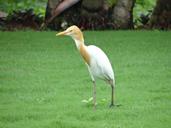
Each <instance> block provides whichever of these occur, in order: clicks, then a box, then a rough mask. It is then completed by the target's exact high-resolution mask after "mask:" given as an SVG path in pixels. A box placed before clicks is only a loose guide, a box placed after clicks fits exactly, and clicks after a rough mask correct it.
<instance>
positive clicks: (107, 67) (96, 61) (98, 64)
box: [87, 45, 114, 81]
mask: <svg viewBox="0 0 171 128" xmlns="http://www.w3.org/2000/svg"><path fill="white" fill-rule="evenodd" d="M87 50H88V53H89V54H90V56H91V61H90V66H89V68H90V70H91V72H92V75H93V77H94V78H100V79H103V80H106V81H107V80H114V73H113V70H112V66H111V64H110V61H109V59H108V57H107V56H106V54H105V53H104V52H103V51H102V50H101V49H100V48H98V47H96V46H94V45H90V46H87Z"/></svg>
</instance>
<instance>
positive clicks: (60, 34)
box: [56, 31, 67, 36]
mask: <svg viewBox="0 0 171 128" xmlns="http://www.w3.org/2000/svg"><path fill="white" fill-rule="evenodd" d="M66 34H67V32H66V31H63V32H59V33H57V34H56V36H64V35H66Z"/></svg>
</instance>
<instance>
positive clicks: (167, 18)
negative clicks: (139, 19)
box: [149, 0, 171, 30]
mask: <svg viewBox="0 0 171 128" xmlns="http://www.w3.org/2000/svg"><path fill="white" fill-rule="evenodd" d="M149 24H150V27H151V28H157V29H165V30H166V29H171V0H158V1H157V4H156V7H155V9H154V11H153V14H152V16H151V19H150V23H149Z"/></svg>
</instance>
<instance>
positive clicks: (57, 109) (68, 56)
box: [0, 31, 171, 128]
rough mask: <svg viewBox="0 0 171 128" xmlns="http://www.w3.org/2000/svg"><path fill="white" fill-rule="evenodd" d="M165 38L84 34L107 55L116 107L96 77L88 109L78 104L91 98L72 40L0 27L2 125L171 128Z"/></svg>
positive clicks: (170, 54) (169, 47) (168, 41)
mask: <svg viewBox="0 0 171 128" xmlns="http://www.w3.org/2000/svg"><path fill="white" fill-rule="evenodd" d="M170 35H171V32H160V31H105V32H103V31H102V32H85V39H86V41H87V42H92V44H95V45H97V46H99V47H101V48H102V49H103V50H104V51H105V52H106V53H107V55H108V56H109V58H110V60H111V62H112V65H113V66H114V69H115V75H116V84H117V85H116V102H117V104H121V105H122V106H120V107H115V108H112V109H110V108H109V107H108V106H109V102H110V92H111V90H110V87H109V86H107V85H106V83H105V82H103V81H98V82H97V102H98V105H97V110H96V111H93V108H92V106H91V105H86V104H85V103H82V102H81V101H82V100H83V99H88V98H90V97H91V96H92V83H91V81H90V77H89V74H88V71H87V69H86V66H85V64H84V63H83V61H82V59H81V57H80V55H79V53H78V51H77V50H76V47H75V45H74V43H73V41H72V40H71V39H70V38H67V37H63V38H61V37H55V32H32V31H28V32H0V128H162V127H163V128H170V127H171V36H170ZM89 44H91V43H89ZM102 99H106V101H105V102H101V100H102Z"/></svg>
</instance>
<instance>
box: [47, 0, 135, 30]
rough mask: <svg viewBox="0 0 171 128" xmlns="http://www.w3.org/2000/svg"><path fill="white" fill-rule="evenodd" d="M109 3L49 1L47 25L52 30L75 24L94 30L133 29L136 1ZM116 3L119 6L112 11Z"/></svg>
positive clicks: (78, 0)
mask: <svg viewBox="0 0 171 128" xmlns="http://www.w3.org/2000/svg"><path fill="white" fill-rule="evenodd" d="M109 1H110V0H48V3H47V9H46V16H45V23H46V24H47V25H48V27H50V28H51V29H61V28H66V27H68V26H70V25H73V24H75V25H77V26H79V27H81V28H83V29H93V30H94V29H95V30H97V29H98V30H99V29H115V28H132V27H133V24H132V8H133V5H134V0H114V1H113V3H111V1H110V4H109ZM116 1H118V3H117V6H116V8H115V9H114V11H112V10H113V8H114V6H115V3H116ZM118 9H119V10H118ZM120 10H121V14H120V12H119V11H120ZM112 14H113V15H112ZM112 17H113V18H112ZM120 20H121V21H122V22H120Z"/></svg>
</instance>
